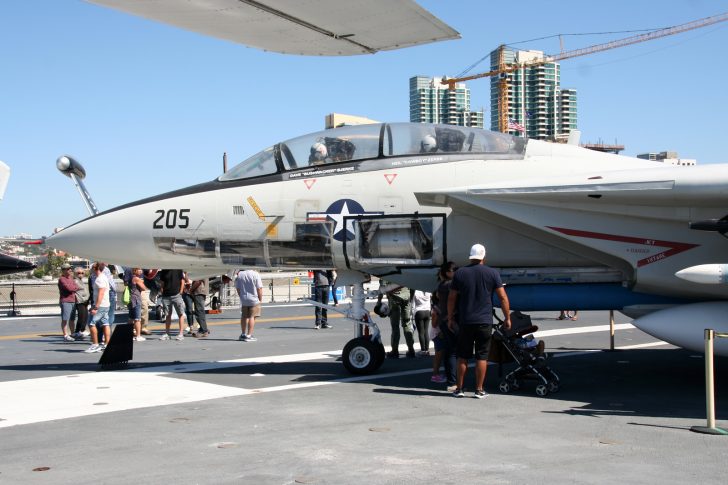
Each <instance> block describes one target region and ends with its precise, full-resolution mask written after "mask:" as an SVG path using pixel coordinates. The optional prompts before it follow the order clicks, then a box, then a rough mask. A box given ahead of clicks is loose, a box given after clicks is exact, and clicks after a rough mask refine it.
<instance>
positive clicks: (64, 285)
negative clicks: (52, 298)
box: [58, 263, 78, 342]
mask: <svg viewBox="0 0 728 485" xmlns="http://www.w3.org/2000/svg"><path fill="white" fill-rule="evenodd" d="M77 290H78V285H76V282H75V281H74V279H73V273H72V272H71V265H70V264H68V263H66V264H64V265H63V266H61V277H60V278H58V292H59V293H60V298H59V301H58V302H59V304H60V305H61V331H62V332H63V340H65V341H67V342H75V340H76V339H74V338H73V337H72V336H71V334H72V333H73V329H72V328H68V321H69V320H71V316H72V315H73V312H74V310H75V309H76V291H77Z"/></svg>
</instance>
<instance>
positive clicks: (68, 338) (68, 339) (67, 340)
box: [63, 334, 76, 342]
mask: <svg viewBox="0 0 728 485" xmlns="http://www.w3.org/2000/svg"><path fill="white" fill-rule="evenodd" d="M63 340H65V341H66V342H75V341H76V339H75V338H73V337H71V336H70V335H68V334H66V335H64V336H63Z"/></svg>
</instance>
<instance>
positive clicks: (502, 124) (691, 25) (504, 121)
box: [442, 12, 728, 133]
mask: <svg viewBox="0 0 728 485" xmlns="http://www.w3.org/2000/svg"><path fill="white" fill-rule="evenodd" d="M726 20H728V12H724V13H722V14H719V15H713V16H712V17H705V18H702V19H698V20H693V21H692V22H688V23H685V24H681V25H675V26H673V27H666V28H664V29H658V30H653V31H652V32H647V33H645V34H638V35H633V36H630V37H625V38H624V39H618V40H613V41H611V42H605V43H603V44H596V45H593V46H590V47H583V48H581V49H574V50H570V51H566V52H561V53H559V54H555V55H546V56H543V57H540V58H537V59H532V60H529V61H526V62H523V63H517V64H506V62H505V49H506V46H505V45H501V46H499V47H498V68H497V69H493V70H492V71H488V72H482V73H480V74H472V75H470V76H464V77H456V78H445V79H443V80H442V83H443V84H447V85H448V88H449V89H455V84H456V83H459V82H465V81H470V80H473V79H480V78H483V77H490V76H497V75H500V76H501V77H500V79H499V81H498V89H499V91H500V94H499V96H498V103H499V105H498V131H501V132H503V133H506V132H507V131H508V76H507V74H508V73H510V72H514V71H517V70H519V69H524V68H528V67H535V66H540V65H543V64H547V63H549V62H558V61H563V60H565V59H571V58H572V57H580V56H586V55H588V54H594V53H596V52H602V51H606V50H609V49H616V48H618V47H624V46H627V45H632V44H637V43H639V42H645V41H648V40H654V39H659V38H661V37H666V36H668V35H675V34H680V33H682V32H687V31H689V30H693V29H699V28H702V27H707V26H709V25H713V24H717V23H720V22H725V21H726Z"/></svg>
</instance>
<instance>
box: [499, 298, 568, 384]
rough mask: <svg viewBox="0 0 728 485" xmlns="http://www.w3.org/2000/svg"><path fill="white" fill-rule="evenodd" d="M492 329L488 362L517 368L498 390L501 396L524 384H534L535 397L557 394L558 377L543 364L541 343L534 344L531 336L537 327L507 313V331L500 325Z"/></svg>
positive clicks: (522, 315) (529, 318)
mask: <svg viewBox="0 0 728 485" xmlns="http://www.w3.org/2000/svg"><path fill="white" fill-rule="evenodd" d="M496 319H497V320H498V321H499V322H500V323H501V324H499V325H496V326H494V327H493V337H492V343H491V354H492V355H491V358H489V359H488V360H491V361H493V362H499V363H500V364H501V365H502V364H504V363H507V362H516V364H517V367H516V368H515V369H514V370H512V371H511V372H509V373H508V374H507V375H506V376H505V377H504V378H503V380H501V382H500V385H499V386H498V387H499V389H500V391H501V392H503V393H507V392H511V391H515V390H518V389H519V388H520V387H521V386H522V385H523V381H524V380H535V381H536V382H537V385H536V394H538V395H539V396H541V397H543V396H546V395H547V394H548V393H550V392H557V391H558V390H559V376H558V375H556V372H554V371H553V369H551V368H550V367H549V366H548V365H547V363H546V354H545V353H544V343H543V341H539V340H536V339H535V338H534V337H533V335H531V334H532V333H533V332H535V331H537V330H538V327H537V326H535V325H533V324H532V323H531V317H529V316H528V315H526V314H523V313H521V312H513V313H511V328H510V329H509V330H505V329H503V326H502V323H503V321H502V320H501V319H500V318H498V316H496Z"/></svg>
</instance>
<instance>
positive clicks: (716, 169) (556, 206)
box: [417, 165, 728, 268]
mask: <svg viewBox="0 0 728 485" xmlns="http://www.w3.org/2000/svg"><path fill="white" fill-rule="evenodd" d="M417 199H418V201H419V202H420V203H421V204H424V205H435V206H448V207H451V208H452V210H453V211H454V212H455V213H458V214H465V215H468V216H470V217H474V218H478V219H480V220H482V221H484V222H487V223H491V224H493V225H496V226H499V227H501V228H504V229H507V230H510V231H513V232H516V233H518V234H521V235H524V236H526V237H529V238H531V239H533V240H536V241H539V242H540V243H542V244H547V245H552V246H555V247H560V248H562V249H565V250H567V251H570V252H572V253H574V254H578V255H581V256H583V257H587V258H589V259H591V260H594V261H599V262H601V263H603V264H607V265H609V266H612V267H623V266H622V265H621V264H620V263H619V261H618V260H622V261H626V262H628V263H629V264H630V266H632V267H633V268H645V267H648V266H649V265H651V264H652V263H655V262H658V261H662V260H664V259H666V258H668V257H670V256H673V255H677V254H680V253H683V252H686V251H690V250H692V249H693V248H696V247H698V246H702V245H705V244H704V241H703V242H699V241H698V238H699V237H700V235H698V234H696V233H695V231H689V230H688V231H685V229H687V228H688V222H690V221H691V219H692V218H694V217H695V216H696V214H709V215H710V216H711V217H720V216H723V215H725V210H726V209H725V208H726V206H727V205H728V170H727V169H726V165H706V166H699V167H687V168H686V167H670V168H667V167H666V168H664V169H663V168H654V169H635V170H621V171H604V172H601V173H593V172H592V173H590V172H584V173H582V174H575V175H569V176H562V177H553V178H541V179H539V178H535V180H534V178H532V179H525V180H513V181H510V182H497V183H492V184H482V185H470V186H467V187H458V188H454V189H449V190H447V191H432V192H427V193H419V194H417ZM705 218H707V217H705ZM720 242H721V241H717V243H720ZM706 249H707V248H706ZM496 257H497V256H496ZM494 264H496V263H495V262H494Z"/></svg>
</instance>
